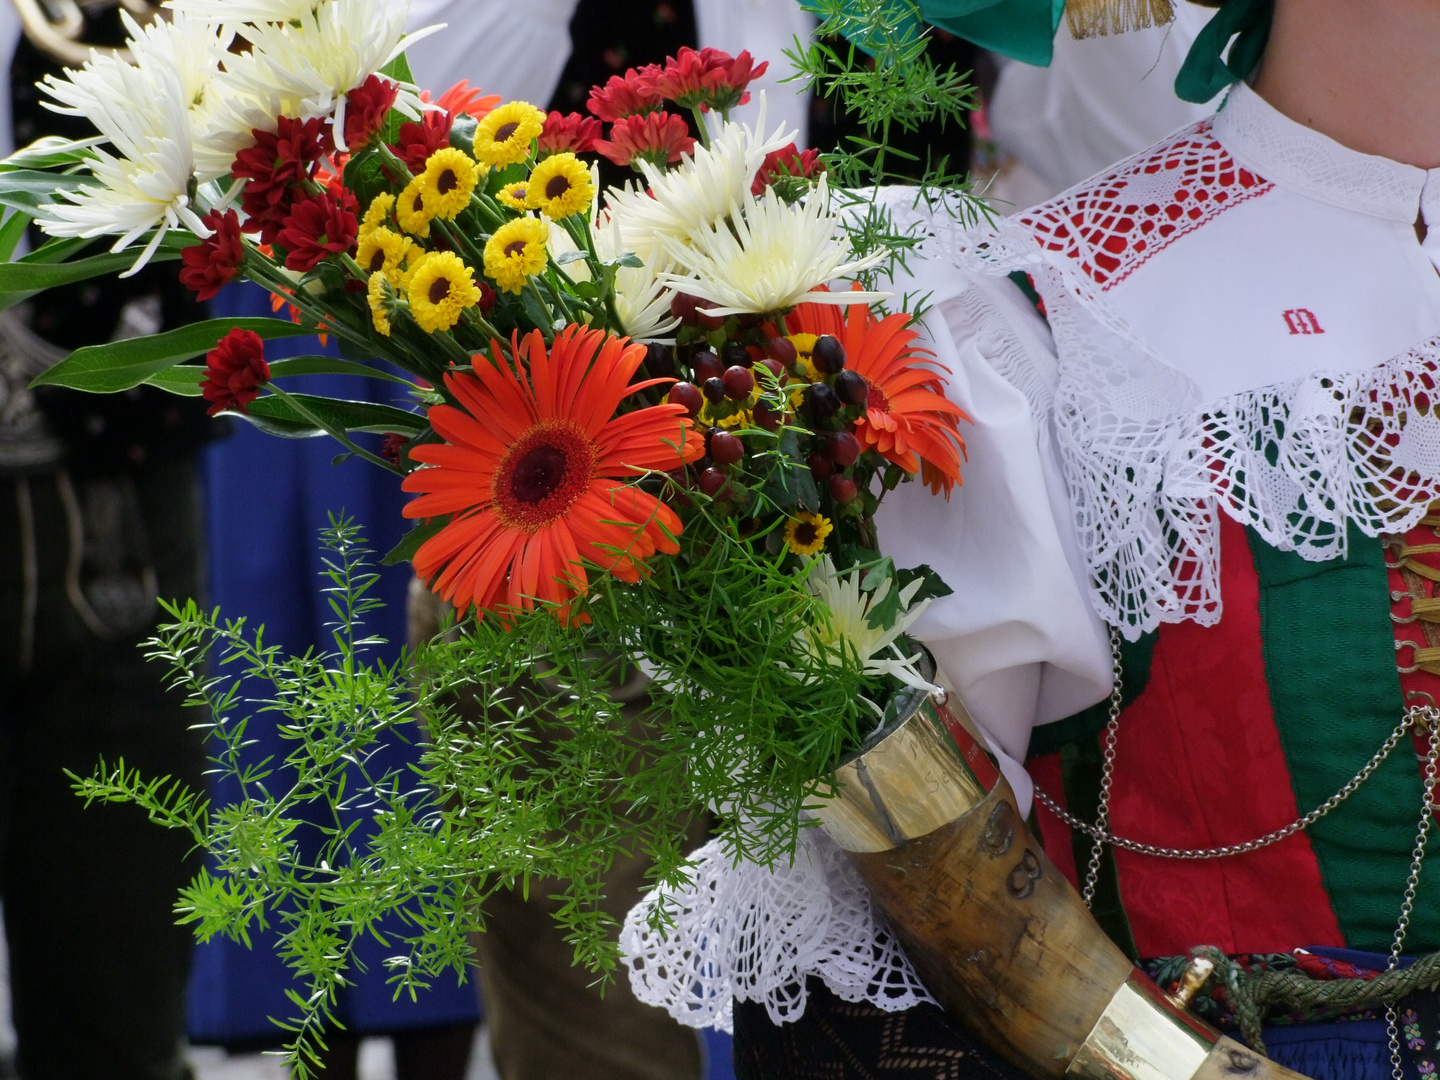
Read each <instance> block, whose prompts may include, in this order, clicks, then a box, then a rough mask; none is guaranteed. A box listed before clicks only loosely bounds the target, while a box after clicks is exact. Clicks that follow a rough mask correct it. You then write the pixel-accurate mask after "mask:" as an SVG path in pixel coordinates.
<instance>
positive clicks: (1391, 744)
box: [1035, 695, 1440, 887]
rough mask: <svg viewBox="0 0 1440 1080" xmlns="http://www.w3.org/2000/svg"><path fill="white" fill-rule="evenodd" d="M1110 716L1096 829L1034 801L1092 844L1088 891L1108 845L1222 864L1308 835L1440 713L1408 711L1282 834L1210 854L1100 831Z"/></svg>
mask: <svg viewBox="0 0 1440 1080" xmlns="http://www.w3.org/2000/svg"><path fill="white" fill-rule="evenodd" d="M1115 700H1116V698H1115V696H1114V695H1112V698H1111V701H1112V709H1113V707H1114V705H1113V702H1114V701H1115ZM1113 715H1114V714H1113V713H1112V719H1111V721H1110V725H1109V726H1108V727H1107V728H1106V738H1107V740H1108V745H1107V747H1106V752H1105V772H1104V773H1103V774H1102V775H1101V780H1100V811H1099V815H1098V817H1097V823H1096V824H1094V825H1092V824H1091V823H1090V822H1088V821H1081V820H1080V819H1079V818H1077V817H1076V816H1075V815H1074V814H1072V813H1070V812H1069V811H1068V810H1066V809H1065V808H1064V807H1063V806H1061V805H1059V804H1058V803H1057V802H1055V800H1054V799H1052V798H1050V796H1049V795H1047V794H1045V792H1043V791H1041V790H1039V789H1038V788H1037V789H1036V791H1035V797H1036V798H1037V799H1039V800H1040V802H1041V804H1042V805H1044V806H1045V808H1046V809H1048V810H1049V811H1050V812H1051V813H1053V814H1054V815H1055V816H1056V817H1058V818H1059V819H1060V820H1061V821H1063V822H1065V824H1066V825H1068V826H1070V828H1072V829H1077V830H1079V831H1080V832H1082V833H1084V834H1085V835H1086V836H1089V837H1090V838H1091V839H1093V840H1094V841H1095V844H1096V848H1095V849H1092V851H1091V855H1090V863H1091V870H1090V874H1088V875H1087V877H1086V884H1087V887H1088V886H1089V885H1090V882H1091V875H1095V874H1098V869H1099V868H1098V865H1097V862H1096V859H1097V856H1096V854H1095V851H1096V850H1099V847H1100V845H1102V844H1110V845H1112V846H1114V847H1117V848H1122V849H1124V850H1125V851H1134V852H1138V853H1139V854H1141V855H1153V856H1155V857H1156V858H1160V859H1223V858H1226V857H1227V856H1230V855H1243V854H1245V853H1246V852H1249V851H1258V850H1260V849H1261V848H1266V847H1269V846H1271V845H1272V844H1278V843H1279V842H1280V841H1281V840H1284V839H1285V838H1286V837H1289V836H1293V835H1295V834H1296V833H1297V832H1299V831H1300V830H1301V829H1308V828H1309V827H1310V826H1311V825H1314V824H1315V822H1317V821H1319V820H1321V819H1322V818H1324V817H1326V816H1328V815H1329V814H1330V813H1331V811H1333V810H1334V809H1335V808H1336V807H1338V806H1339V805H1340V804H1341V803H1343V802H1344V801H1345V800H1346V799H1348V798H1350V796H1351V795H1353V794H1355V791H1356V790H1357V789H1358V788H1359V787H1360V785H1361V784H1363V783H1365V781H1366V780H1369V779H1370V777H1371V775H1372V774H1373V773H1374V772H1375V770H1376V769H1378V768H1379V767H1380V766H1381V765H1382V764H1384V762H1385V759H1386V758H1388V757H1389V756H1390V754H1391V753H1392V752H1393V751H1394V749H1395V747H1396V746H1398V745H1399V744H1400V740H1401V739H1403V738H1404V737H1405V735H1406V733H1407V732H1408V731H1409V730H1410V729H1411V728H1412V727H1417V726H1419V727H1424V728H1428V729H1430V730H1434V728H1435V727H1436V726H1440V709H1436V708H1435V707H1434V706H1431V705H1414V706H1412V707H1411V708H1410V709H1409V710H1408V711H1407V712H1406V713H1405V716H1404V718H1403V719H1401V721H1400V723H1399V724H1398V725H1396V727H1395V730H1394V731H1392V732H1391V733H1390V737H1389V738H1388V739H1386V740H1385V742H1384V744H1383V745H1382V746H1381V747H1380V749H1379V750H1377V751H1375V756H1374V757H1372V758H1371V759H1370V760H1369V761H1367V762H1366V763H1365V764H1364V765H1363V766H1362V767H1361V769H1360V771H1359V772H1357V773H1356V774H1355V775H1354V776H1353V777H1352V778H1351V779H1350V782H1349V783H1348V784H1346V785H1345V786H1344V787H1343V788H1341V789H1340V790H1339V791H1337V792H1336V793H1335V794H1334V795H1331V796H1330V798H1328V799H1326V800H1325V801H1324V802H1323V803H1321V804H1320V805H1319V806H1317V807H1316V808H1315V809H1314V810H1311V811H1310V812H1309V813H1308V814H1306V815H1305V816H1304V817H1300V818H1296V819H1295V820H1294V821H1292V822H1291V823H1290V824H1289V825H1286V826H1285V827H1284V828H1283V829H1276V830H1275V831H1274V832H1271V833H1266V834H1265V835H1264V836H1262V837H1260V838H1259V839H1256V840H1248V841H1246V842H1245V843H1243V844H1227V845H1225V846H1224V847H1213V848H1167V847H1157V846H1155V845H1154V844H1142V843H1140V842H1139V841H1138V840H1127V839H1126V838H1125V837H1123V836H1116V835H1115V834H1114V833H1112V832H1110V831H1109V830H1108V829H1107V828H1105V827H1104V826H1105V825H1107V824H1108V823H1109V813H1110V807H1109V798H1110V782H1111V775H1110V774H1111V769H1110V765H1111V763H1112V762H1113V761H1114V757H1115V738H1114V731H1115V727H1116V723H1115V720H1114V719H1113Z"/></svg>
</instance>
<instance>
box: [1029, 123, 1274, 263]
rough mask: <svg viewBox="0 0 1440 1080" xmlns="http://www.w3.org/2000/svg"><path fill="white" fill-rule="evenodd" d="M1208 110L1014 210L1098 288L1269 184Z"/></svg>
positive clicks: (1040, 238)
mask: <svg viewBox="0 0 1440 1080" xmlns="http://www.w3.org/2000/svg"><path fill="white" fill-rule="evenodd" d="M1212 123H1213V120H1212V119H1211V118H1207V119H1205V120H1202V121H1200V122H1199V123H1197V124H1193V125H1192V126H1190V127H1188V128H1185V129H1183V130H1182V131H1180V132H1179V133H1177V134H1175V135H1172V136H1171V137H1170V138H1169V139H1168V140H1166V141H1165V142H1163V143H1161V144H1160V145H1158V146H1156V147H1153V148H1151V149H1149V150H1146V151H1145V152H1144V153H1141V154H1137V155H1136V156H1135V157H1132V158H1130V159H1129V160H1127V161H1124V162H1121V163H1120V164H1119V165H1117V166H1116V167H1115V168H1114V169H1113V170H1112V171H1111V172H1109V173H1108V174H1106V175H1104V176H1100V177H1097V178H1095V179H1092V180H1087V181H1085V183H1084V185H1083V186H1081V187H1076V188H1071V189H1070V190H1069V191H1067V192H1064V193H1063V194H1061V195H1058V196H1056V197H1055V198H1054V199H1053V200H1051V201H1050V202H1048V203H1043V204H1041V205H1040V206H1038V207H1036V208H1035V209H1033V210H1030V211H1027V212H1026V213H1024V214H1022V215H1021V216H1020V217H1019V218H1017V220H1018V222H1019V223H1020V225H1022V226H1023V227H1024V228H1026V229H1027V230H1028V231H1029V232H1030V233H1031V235H1032V236H1033V237H1034V239H1035V240H1036V241H1037V242H1038V243H1039V244H1040V246H1041V247H1042V248H1044V249H1045V250H1046V251H1049V252H1056V253H1058V254H1060V255H1062V256H1063V257H1064V258H1066V259H1068V260H1070V261H1071V262H1072V263H1074V264H1075V265H1076V266H1078V267H1079V268H1080V269H1081V270H1083V271H1084V273H1085V274H1086V275H1087V276H1088V277H1089V278H1090V280H1091V281H1093V282H1094V283H1095V284H1096V285H1099V286H1100V288H1101V289H1102V290H1109V289H1111V288H1114V287H1115V286H1116V285H1118V284H1119V283H1120V282H1122V281H1124V280H1125V279H1126V278H1127V277H1129V276H1130V275H1131V274H1132V273H1134V271H1135V270H1137V269H1138V268H1139V267H1140V266H1142V265H1144V263H1145V262H1146V260H1148V259H1150V258H1151V257H1153V256H1154V255H1155V254H1157V253H1158V252H1160V251H1163V250H1165V248H1166V247H1168V246H1169V245H1170V244H1172V243H1174V242H1175V241H1176V240H1178V239H1180V237H1182V236H1184V235H1186V234H1187V233H1191V232H1194V231H1195V230H1196V229H1198V228H1200V227H1201V226H1203V225H1205V224H1206V223H1207V222H1209V221H1211V220H1213V219H1214V218H1215V217H1217V216H1219V215H1220V214H1222V213H1224V212H1225V211H1226V210H1229V209H1232V208H1234V207H1236V206H1238V205H1240V204H1241V203H1243V202H1245V201H1246V200H1248V199H1253V198H1255V197H1256V196H1257V195H1263V194H1265V192H1267V191H1269V190H1270V189H1271V188H1272V187H1273V186H1274V185H1272V184H1271V183H1269V182H1268V181H1266V180H1264V179H1262V178H1261V177H1259V176H1257V175H1256V174H1255V173H1253V172H1251V171H1250V170H1249V169H1244V168H1241V167H1240V166H1239V165H1238V164H1236V162H1235V159H1234V158H1232V157H1231V156H1230V155H1229V153H1227V152H1226V150H1225V148H1224V147H1222V146H1221V145H1220V143H1219V142H1217V141H1216V140H1215V137H1214V135H1213V134H1212Z"/></svg>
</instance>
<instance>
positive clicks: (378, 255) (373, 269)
mask: <svg viewBox="0 0 1440 1080" xmlns="http://www.w3.org/2000/svg"><path fill="white" fill-rule="evenodd" d="M384 269H385V252H384V251H382V250H380V249H378V248H377V249H376V251H375V254H374V255H371V256H370V273H372V274H376V273H379V272H380V271H381V270H384Z"/></svg>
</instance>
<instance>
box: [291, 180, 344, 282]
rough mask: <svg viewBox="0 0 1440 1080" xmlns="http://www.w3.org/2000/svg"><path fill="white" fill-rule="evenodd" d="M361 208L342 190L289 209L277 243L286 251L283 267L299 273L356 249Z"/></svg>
mask: <svg viewBox="0 0 1440 1080" xmlns="http://www.w3.org/2000/svg"><path fill="white" fill-rule="evenodd" d="M359 211H360V207H359V204H358V203H357V202H356V201H355V196H354V195H352V194H351V193H350V192H349V191H348V190H346V189H344V188H342V189H341V191H340V194H339V195H338V196H336V195H333V194H331V193H330V192H328V191H327V192H324V193H322V194H320V195H317V196H315V197H314V198H313V199H302V200H300V201H298V202H296V203H295V205H294V206H293V207H292V208H291V210H290V214H289V216H288V217H287V218H286V219H285V225H284V227H283V228H282V229H281V230H280V235H279V236H277V237H276V238H275V239H276V242H277V243H278V244H279V245H280V246H281V247H283V248H284V249H285V251H286V255H285V268H286V269H287V270H299V271H301V272H302V273H303V272H305V271H308V270H313V269H315V267H317V266H319V265H320V263H321V262H323V261H324V260H325V259H328V258H330V257H331V256H332V255H339V254H342V253H343V252H346V251H349V250H350V249H351V248H352V247H354V246H355V234H356V233H357V232H358V231H359V229H360V219H359V217H358V216H357V215H358V214H359Z"/></svg>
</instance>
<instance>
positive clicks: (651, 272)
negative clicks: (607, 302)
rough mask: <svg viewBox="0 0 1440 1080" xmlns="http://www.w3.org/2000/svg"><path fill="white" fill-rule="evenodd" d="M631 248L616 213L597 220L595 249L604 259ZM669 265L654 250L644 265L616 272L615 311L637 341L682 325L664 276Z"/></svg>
mask: <svg viewBox="0 0 1440 1080" xmlns="http://www.w3.org/2000/svg"><path fill="white" fill-rule="evenodd" d="M629 250H630V249H629V248H627V247H625V244H624V240H623V239H622V237H621V235H620V225H619V223H618V222H617V221H616V220H615V219H614V218H613V217H610V218H607V219H606V220H604V221H603V222H599V223H597V225H596V228H595V252H596V254H598V255H599V256H600V261H601V262H610V261H612V260H614V259H618V258H620V257H621V256H622V255H623V254H625V252H627V251H629ZM642 258H643V256H642ZM669 269H670V261H669V260H668V259H667V258H665V256H664V255H663V254H661V253H652V255H651V257H650V258H649V259H645V265H644V266H621V267H620V268H619V269H618V270H616V272H615V311H616V314H618V315H619V316H620V323H621V325H622V326H623V327H624V332H625V333H626V334H627V335H629V336H630V337H631V338H632V339H634V340H635V341H655V340H657V339H659V338H663V337H667V336H669V335H671V334H673V333H674V330H675V328H676V327H677V326H679V325H680V320H679V319H677V318H675V316H674V315H672V314H671V313H670V291H669V289H667V288H666V286H665V283H664V282H663V281H661V280H660V274H662V273H664V272H665V271H667V270H669Z"/></svg>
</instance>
